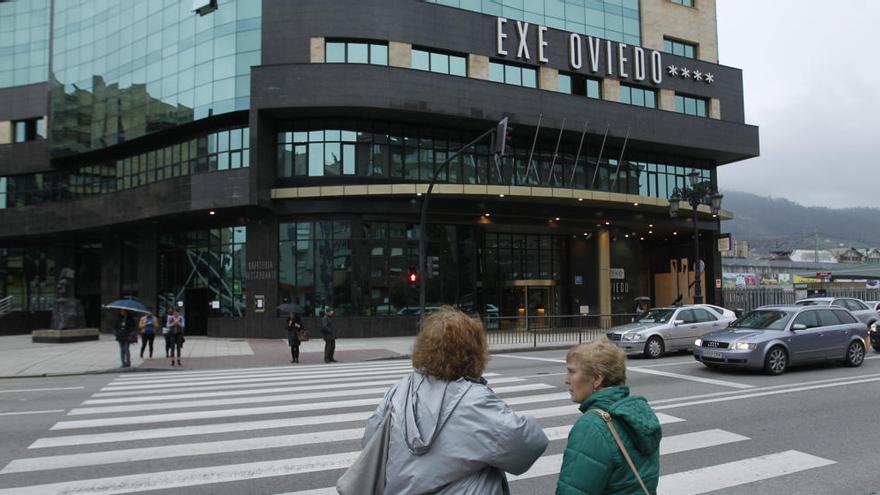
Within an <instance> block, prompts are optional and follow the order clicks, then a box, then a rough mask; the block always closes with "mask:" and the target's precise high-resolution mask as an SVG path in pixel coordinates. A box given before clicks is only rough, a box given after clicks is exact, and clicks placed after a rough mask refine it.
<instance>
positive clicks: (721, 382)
mask: <svg viewBox="0 0 880 495" xmlns="http://www.w3.org/2000/svg"><path fill="white" fill-rule="evenodd" d="M496 356H498V357H506V358H511V359H525V360H529V361H544V362H548V363H563V364H564V363H565V360H564V359H552V358H541V357H533V356H517V355H515V354H497V355H496ZM627 371H633V372H636V373H645V374H649V375H658V376H665V377H667V378H675V379H678V380H686V381H692V382H700V383H708V384H710V385H719V386H722V387H732V388H741V389H745V388H754V385H748V384H745V383H736V382H730V381H726V380H715V379H712V378H700V377H697V376H688V375H682V374H679V373H669V372H667V371H658V370H649V369H645V368H640V367H638V366H633V367H631V368H627Z"/></svg>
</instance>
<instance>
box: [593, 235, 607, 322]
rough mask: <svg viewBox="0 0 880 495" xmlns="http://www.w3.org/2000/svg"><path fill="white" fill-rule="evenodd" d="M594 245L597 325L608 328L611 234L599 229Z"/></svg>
mask: <svg viewBox="0 0 880 495" xmlns="http://www.w3.org/2000/svg"><path fill="white" fill-rule="evenodd" d="M596 247H597V257H596V258H597V260H596V261H597V263H596V264H597V268H598V270H597V275H598V278H597V280H596V286H597V287H598V288H599V291H598V292H599V293H598V296H599V297H598V299H599V325H600V327H601V328H608V327H610V326H611V234H610V233H609V232H608V231H607V230H600V231H599V235H598V237H597V239H596Z"/></svg>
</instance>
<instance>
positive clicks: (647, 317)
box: [639, 309, 675, 323]
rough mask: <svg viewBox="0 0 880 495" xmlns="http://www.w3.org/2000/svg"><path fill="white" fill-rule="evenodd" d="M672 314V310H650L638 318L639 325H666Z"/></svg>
mask: <svg viewBox="0 0 880 495" xmlns="http://www.w3.org/2000/svg"><path fill="white" fill-rule="evenodd" d="M673 313H675V310H674V309H652V310H650V311H648V312H647V313H645V314H643V315H642V316H641V317H639V323H666V322H668V321H669V319H670V318H672V314H673Z"/></svg>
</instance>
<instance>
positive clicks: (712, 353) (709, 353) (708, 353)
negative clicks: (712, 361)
mask: <svg viewBox="0 0 880 495" xmlns="http://www.w3.org/2000/svg"><path fill="white" fill-rule="evenodd" d="M703 357H707V358H717V359H721V357H722V355H721V351H703Z"/></svg>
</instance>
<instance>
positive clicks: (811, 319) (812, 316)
mask: <svg viewBox="0 0 880 495" xmlns="http://www.w3.org/2000/svg"><path fill="white" fill-rule="evenodd" d="M798 323H800V324H802V325H806V327H807V328H814V327H818V326H819V320H818V319H817V318H816V311H804V312H803V313H801V314H799V315H797V317H796V318H795V319H794V322H793V323H792V326H794V325H797V324H798Z"/></svg>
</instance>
